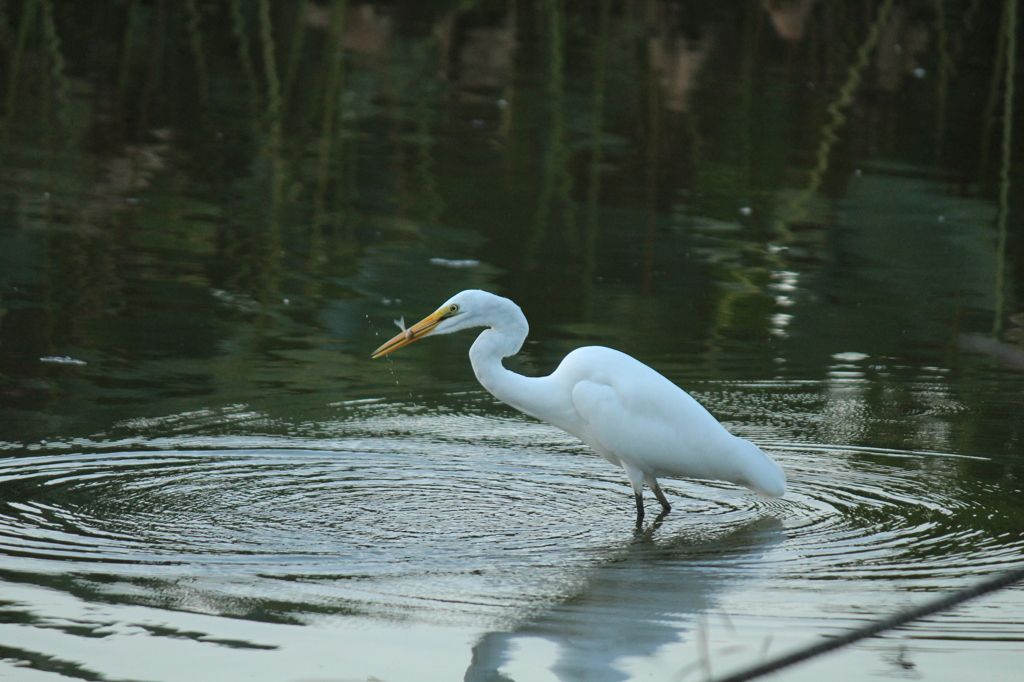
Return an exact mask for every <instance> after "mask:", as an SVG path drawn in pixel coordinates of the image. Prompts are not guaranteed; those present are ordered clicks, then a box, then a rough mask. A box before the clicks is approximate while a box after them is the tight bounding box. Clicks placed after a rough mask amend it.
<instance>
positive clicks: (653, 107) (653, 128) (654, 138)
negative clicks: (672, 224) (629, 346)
mask: <svg viewBox="0 0 1024 682" xmlns="http://www.w3.org/2000/svg"><path fill="white" fill-rule="evenodd" d="M657 77H658V74H657V72H656V71H655V70H654V69H650V70H649V77H648V84H647V112H648V115H649V116H650V119H649V120H648V128H647V163H646V165H647V181H646V182H647V198H646V201H645V204H646V208H647V225H646V227H645V230H644V250H643V253H644V256H643V264H642V266H641V272H640V280H641V288H642V290H643V293H644V295H645V296H648V295H650V293H651V290H652V286H653V282H654V244H655V237H656V234H657V226H658V181H659V168H658V161H659V158H658V157H659V154H658V152H659V151H660V149H659V147H660V144H661V101H660V98H659V96H658V83H657V82H656V79H657Z"/></svg>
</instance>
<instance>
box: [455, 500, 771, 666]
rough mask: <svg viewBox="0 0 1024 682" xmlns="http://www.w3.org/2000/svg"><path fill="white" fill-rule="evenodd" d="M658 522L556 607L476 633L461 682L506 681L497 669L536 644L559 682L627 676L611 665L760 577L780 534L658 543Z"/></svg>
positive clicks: (664, 638)
mask: <svg viewBox="0 0 1024 682" xmlns="http://www.w3.org/2000/svg"><path fill="white" fill-rule="evenodd" d="M661 521H662V517H659V518H658V519H657V520H655V521H654V522H653V523H651V524H650V525H648V526H645V527H643V528H638V529H637V531H636V533H635V534H634V537H633V540H632V542H630V543H629V545H628V546H626V547H625V548H623V549H622V550H621V551H619V552H617V553H614V554H613V557H614V558H612V559H611V560H610V561H608V562H606V563H605V564H603V565H601V566H599V567H598V568H596V569H593V571H592V572H591V573H590V574H589V575H588V576H586V578H585V579H584V581H583V583H582V584H581V586H580V587H579V588H578V589H577V590H576V591H575V592H573V593H572V594H570V595H567V596H566V597H564V598H563V599H561V600H560V601H559V602H558V603H557V604H555V605H553V606H551V607H550V608H548V609H546V610H545V611H543V612H541V613H539V614H537V615H535V616H534V617H531V618H529V619H527V620H525V621H523V622H521V623H519V624H518V625H516V626H515V627H513V628H512V629H510V630H506V631H497V632H490V633H487V634H485V635H484V636H483V637H481V638H480V640H479V641H478V642H477V643H476V645H475V646H474V647H473V658H472V662H471V663H470V666H469V669H468V670H467V671H466V676H465V680H466V682H508V681H509V680H511V678H510V677H509V676H508V674H506V673H503V672H502V668H506V667H508V666H509V665H510V664H511V663H512V662H513V659H514V657H515V655H516V652H517V651H521V650H522V648H523V647H525V646H529V645H530V644H538V643H541V644H546V645H547V646H546V647H545V648H551V645H553V647H554V649H555V650H556V653H555V662H554V663H553V664H552V665H551V667H550V672H551V673H552V674H553V675H554V676H555V677H556V678H557V679H559V680H588V681H601V682H616V681H618V680H624V679H627V678H628V675H627V674H625V673H623V672H622V671H621V670H619V669H618V668H617V667H616V666H615V664H616V662H617V661H621V660H623V659H627V658H634V657H648V656H651V655H653V654H654V653H655V652H656V651H657V650H658V649H659V648H661V647H662V646H664V645H666V644H670V643H673V642H677V641H680V640H681V639H682V638H683V636H684V633H685V632H686V631H687V630H688V629H690V628H691V627H692V623H693V622H694V621H695V620H696V619H697V617H698V615H699V614H700V613H702V612H705V611H707V610H708V609H709V608H713V605H714V601H715V598H716V595H721V594H724V593H727V592H728V591H729V590H730V589H733V588H735V586H736V585H737V584H738V583H739V582H741V581H743V580H745V579H746V577H747V576H750V575H753V574H755V573H758V570H757V568H756V567H754V568H753V569H752V568H751V563H752V560H756V559H757V558H758V557H760V556H763V555H764V554H765V553H766V552H767V551H769V550H770V549H771V548H772V547H774V546H776V545H778V544H779V543H781V542H782V540H783V539H784V536H785V533H784V530H783V527H782V524H781V523H780V522H779V521H778V520H777V519H774V518H770V517H765V518H761V519H758V520H755V521H753V522H751V523H748V524H747V525H745V526H742V527H741V528H739V529H737V530H734V531H732V532H728V533H726V534H723V535H719V536H717V537H711V538H709V537H708V536H707V535H706V534H705V535H703V536H698V537H695V536H694V535H693V534H684V535H679V536H676V537H673V538H670V539H665V538H661V539H656V536H658V535H660V533H659V531H660V527H661Z"/></svg>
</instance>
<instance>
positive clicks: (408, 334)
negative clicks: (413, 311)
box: [392, 315, 413, 339]
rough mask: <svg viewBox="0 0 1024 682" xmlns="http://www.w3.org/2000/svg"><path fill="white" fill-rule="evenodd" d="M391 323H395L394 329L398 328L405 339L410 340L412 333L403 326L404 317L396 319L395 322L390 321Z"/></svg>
mask: <svg viewBox="0 0 1024 682" xmlns="http://www.w3.org/2000/svg"><path fill="white" fill-rule="evenodd" d="M392 322H394V323H395V326H396V327H398V328H399V329H401V330H402V331H403V332H405V338H407V339H411V338H412V335H413V332H412V330H411V329H408V328H407V327H406V326H405V316H404V315H403V316H402V317H400V318H398V319H397V320H392Z"/></svg>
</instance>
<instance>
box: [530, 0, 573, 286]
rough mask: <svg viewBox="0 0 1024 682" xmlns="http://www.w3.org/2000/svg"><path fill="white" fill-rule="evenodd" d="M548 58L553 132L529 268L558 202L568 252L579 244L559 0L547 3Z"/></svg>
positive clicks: (561, 15) (562, 14) (562, 13)
mask: <svg viewBox="0 0 1024 682" xmlns="http://www.w3.org/2000/svg"><path fill="white" fill-rule="evenodd" d="M547 9H548V31H549V49H550V51H549V60H550V69H549V73H548V102H549V106H550V111H551V122H550V134H549V136H548V148H547V152H546V154H545V157H546V158H545V160H544V171H543V177H542V178H541V193H540V198H539V199H538V201H537V213H536V216H535V217H534V224H533V234H532V235H531V237H530V241H529V244H528V245H527V252H526V264H525V267H526V270H527V271H529V270H532V269H533V268H535V267H536V265H537V259H538V256H539V254H540V251H541V249H542V248H543V247H544V243H545V241H546V239H547V230H548V224H549V223H550V222H551V221H552V213H553V209H552V206H553V205H554V204H555V203H556V201H557V202H558V204H560V205H561V207H562V216H561V218H562V222H563V223H564V229H565V245H566V247H567V249H568V251H569V253H574V252H575V251H576V249H577V247H578V243H577V242H578V236H577V234H576V225H575V215H574V213H575V210H574V207H573V205H572V196H571V190H572V176H571V175H570V173H569V155H570V152H569V149H568V147H567V146H566V140H565V133H566V131H565V73H564V49H565V45H564V40H565V35H564V30H565V29H564V19H565V17H564V13H565V8H564V6H563V5H562V4H561V1H560V0H550V1H549V3H548V7H547Z"/></svg>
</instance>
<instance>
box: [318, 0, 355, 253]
mask: <svg viewBox="0 0 1024 682" xmlns="http://www.w3.org/2000/svg"><path fill="white" fill-rule="evenodd" d="M346 5H347V3H346V2H345V0H334V2H333V3H332V4H331V16H330V24H329V26H328V30H327V49H328V57H327V59H325V60H324V61H325V62H326V65H327V78H326V82H325V84H324V99H323V110H322V117H321V119H320V139H319V140H318V141H317V164H316V189H315V194H314V195H313V221H312V225H311V227H310V230H311V234H310V239H309V242H310V244H309V251H310V253H309V257H310V264H311V265H313V266H314V267H315V268H317V270H315V271H318V270H319V265H320V264H321V263H322V262H323V261H324V260H325V259H326V256H325V255H324V250H323V230H324V227H325V226H326V224H327V222H328V218H327V215H328V210H327V189H328V186H329V180H330V177H331V174H332V171H336V170H337V164H338V163H342V161H341V159H342V154H343V152H344V147H343V144H344V142H343V134H342V133H343V123H344V118H343V116H342V114H341V112H340V111H339V110H338V109H339V104H340V100H341V91H342V87H343V84H344V66H345V49H344V47H343V45H342V32H343V31H344V29H345V10H346ZM335 126H337V129H335ZM338 186H339V187H342V183H338ZM343 192H344V188H343V187H342V189H341V192H339V193H343ZM342 201H344V199H342Z"/></svg>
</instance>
